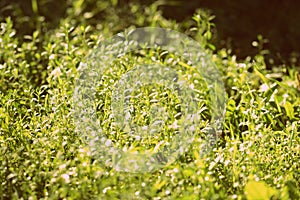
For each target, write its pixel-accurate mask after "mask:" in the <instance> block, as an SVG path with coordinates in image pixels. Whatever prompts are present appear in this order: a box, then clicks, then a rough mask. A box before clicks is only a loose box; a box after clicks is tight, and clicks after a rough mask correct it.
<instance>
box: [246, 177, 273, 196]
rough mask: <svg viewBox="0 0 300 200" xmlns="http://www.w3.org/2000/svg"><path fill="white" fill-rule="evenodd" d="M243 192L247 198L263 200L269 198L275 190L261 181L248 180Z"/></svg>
mask: <svg viewBox="0 0 300 200" xmlns="http://www.w3.org/2000/svg"><path fill="white" fill-rule="evenodd" d="M245 192H246V196H247V199H248V200H258V199H259V200H264V199H270V198H271V197H272V196H273V195H276V194H277V191H276V190H275V189H274V188H272V187H270V186H268V185H267V184H266V183H265V182H263V181H259V182H257V181H249V182H248V183H247V185H246V187H245Z"/></svg>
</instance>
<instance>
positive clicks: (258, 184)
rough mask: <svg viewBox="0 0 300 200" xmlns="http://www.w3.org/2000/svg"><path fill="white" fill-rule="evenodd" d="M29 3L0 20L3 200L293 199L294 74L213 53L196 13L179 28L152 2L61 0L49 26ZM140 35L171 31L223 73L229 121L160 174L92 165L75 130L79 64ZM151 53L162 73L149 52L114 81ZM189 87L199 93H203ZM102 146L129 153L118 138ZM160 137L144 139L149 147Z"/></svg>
mask: <svg viewBox="0 0 300 200" xmlns="http://www.w3.org/2000/svg"><path fill="white" fill-rule="evenodd" d="M41 2H44V3H47V1H41ZM121 3H122V2H121ZM36 4H37V1H35V0H32V1H31V4H30V5H32V11H33V13H34V14H33V15H32V16H31V17H32V18H30V19H29V18H28V16H26V14H24V13H22V12H17V11H18V9H15V11H16V12H14V13H12V14H11V17H7V18H5V19H4V18H3V19H1V20H2V21H1V26H0V101H1V103H0V199H271V198H272V199H299V198H300V193H299V191H300V182H299V180H300V171H299V169H300V166H299V165H300V137H299V133H300V127H299V124H300V98H299V96H300V83H299V72H297V71H296V67H295V66H292V67H290V68H279V67H273V68H272V70H268V69H267V68H266V64H265V59H264V52H260V53H259V54H257V55H256V56H254V57H247V58H246V59H245V60H243V61H242V62H241V61H237V59H236V56H235V55H232V54H231V50H229V49H221V50H218V51H215V53H213V50H215V47H214V46H213V45H212V44H211V43H210V40H211V38H212V28H214V24H212V23H211V20H212V18H213V17H212V16H211V15H210V14H209V13H207V12H206V11H203V10H197V11H196V13H195V14H194V17H193V18H192V19H187V20H185V21H183V22H182V23H176V22H174V21H171V20H167V19H165V18H164V17H162V15H161V12H160V11H158V10H157V6H158V3H154V4H150V5H148V6H141V5H139V4H137V3H130V4H122V6H120V2H118V1H116V0H105V1H96V0H89V1H82V0H75V1H66V4H64V5H63V6H65V7H66V10H67V11H66V13H65V14H62V15H65V16H64V18H62V19H60V20H59V21H57V22H55V23H57V26H51V25H49V23H50V22H51V19H46V18H45V15H42V14H43V13H47V12H52V11H50V10H48V11H45V10H43V9H42V8H43V7H42V6H41V5H39V7H38V6H37V5H36ZM7 9H9V8H7ZM55 12H56V11H55ZM57 12H59V11H57ZM54 21H55V20H54ZM24 24H26V26H25V27H24ZM50 24H52V25H53V23H52V22H51V23H50ZM144 26H153V27H156V26H159V27H163V28H170V29H174V30H177V31H180V32H183V33H185V34H187V35H189V36H191V37H193V38H194V39H195V40H197V41H198V42H200V43H201V45H202V46H203V48H205V49H206V52H207V54H208V55H210V56H211V59H212V61H213V62H214V63H215V64H216V66H217V67H218V69H219V70H220V71H221V73H222V78H223V80H224V85H225V88H226V93H227V108H226V111H227V112H226V117H225V122H224V127H223V131H222V133H221V134H220V136H219V137H220V139H219V141H218V144H216V145H215V146H214V148H213V150H212V151H211V152H209V153H207V154H205V155H201V154H200V152H201V145H200V144H199V141H200V138H201V134H203V133H199V135H198V136H196V137H195V141H194V142H193V144H192V145H191V147H190V148H189V149H188V151H187V152H185V153H184V154H183V155H181V156H180V157H179V158H178V160H177V161H175V162H174V163H172V164H171V165H168V166H166V167H165V168H163V169H161V170H158V171H155V172H151V173H150V172H149V173H125V172H118V171H116V170H115V169H114V168H111V167H108V166H106V165H105V164H103V163H100V162H98V160H97V159H95V158H93V157H92V156H91V154H90V149H89V147H88V146H87V145H86V144H85V143H84V141H83V140H82V137H80V135H79V134H78V133H77V132H76V131H75V128H76V127H75V124H74V119H73V118H72V109H73V108H72V106H73V93H74V81H75V78H76V77H77V76H78V67H79V66H80V62H81V61H82V60H84V59H85V58H86V56H87V55H89V53H90V52H91V51H92V49H93V48H95V47H97V45H98V44H99V43H100V42H101V41H103V39H105V38H107V37H109V36H112V35H114V34H116V33H118V32H119V31H122V30H124V29H130V28H134V27H144ZM27 28H28V30H27ZM22 30H23V31H22ZM262 42H263V39H262V38H260V37H258V41H255V42H254V43H255V44H256V46H258V47H260V46H261V45H262V44H261V43H262ZM153 56H157V59H156V60H157V61H158V62H160V63H161V64H164V65H168V64H169V63H167V62H165V63H164V59H161V57H160V54H155V53H153V54H151V55H150V53H149V52H146V53H145V54H144V55H138V56H137V57H135V55H126V56H125V57H123V58H122V59H123V60H122V59H120V61H119V62H120V63H119V65H118V64H117V65H115V68H113V70H114V71H115V72H116V73H123V72H124V67H125V68H126V67H127V68H130V67H132V65H133V64H134V62H136V61H138V60H139V59H141V58H143V59H145V60H146V62H150V61H152V60H153ZM182 62H184V61H182ZM175 64H177V63H175ZM186 73H188V72H186ZM297 77H298V79H297ZM116 78H118V77H113V76H112V74H110V72H107V78H106V79H105V80H104V82H103V85H104V86H107V87H103V88H101V87H100V88H99V90H100V92H101V91H102V92H104V93H106V94H108V95H109V94H110V93H109V91H107V88H109V87H110V86H111V83H112V82H113V81H114V80H112V79H116ZM195 90H198V91H200V92H199V93H201V94H205V87H202V86H201V84H200V85H198V86H197V84H196V85H195ZM139 92H141V94H142V95H141V97H140V99H137V100H136V102H135V103H136V106H137V109H141V105H143V104H147V101H148V100H150V98H149V96H148V95H149V92H148V89H147V88H145V90H144V91H139ZM157 92H158V93H160V92H163V91H160V90H158V91H157ZM158 96H159V95H158ZM170 97H172V95H170ZM172 98H173V99H172ZM172 98H171V99H170V105H167V108H169V110H168V111H169V112H171V113H175V112H176V111H174V110H175V109H174V107H172V106H171V103H172V102H173V101H176V96H175V97H172ZM99 102H101V97H99ZM107 102H109V100H108V101H107ZM109 106H110V105H109V104H105V105H104V106H102V107H101V109H99V110H98V111H99V112H98V116H99V119H100V120H104V118H105V117H107V116H108V115H109V113H110V109H109ZM139 106H140V107H139ZM208 110H209V109H208ZM209 115H210V113H209V112H206V113H205V117H206V118H204V119H209V117H210V116H209ZM139 123H143V120H141V121H139ZM203 123H204V122H203ZM108 124H109V123H106V124H105V125H106V126H105V127H106V128H107V130H109V128H110V127H109V126H107V125H108ZM170 131H171V130H170ZM108 137H112V140H116V142H118V145H121V146H122V145H124V146H125V145H128V143H127V141H126V140H127V139H128V138H127V137H119V138H113V136H111V135H110V136H108ZM159 139H160V138H158V139H157V140H154V141H149V143H148V144H149V148H153V146H155V145H156V143H159Z"/></svg>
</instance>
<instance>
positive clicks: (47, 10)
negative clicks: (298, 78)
mask: <svg viewBox="0 0 300 200" xmlns="http://www.w3.org/2000/svg"><path fill="white" fill-rule="evenodd" d="M76 2H77V3H78V2H79V3H78V4H79V5H81V6H82V8H81V9H82V10H85V11H90V12H83V11H82V12H79V13H77V16H80V13H92V12H95V13H96V14H95V13H94V14H93V15H91V17H92V18H94V19H98V20H100V21H101V19H102V18H103V17H104V15H107V14H108V12H106V10H108V9H109V7H110V6H112V5H113V6H115V7H118V8H121V9H122V8H123V12H122V14H121V15H122V17H124V18H126V9H129V7H128V5H129V4H132V3H135V4H139V5H141V6H149V5H151V4H154V3H155V4H156V5H157V7H158V9H159V10H160V11H161V12H162V15H163V16H164V17H165V18H167V19H173V20H175V21H177V22H183V21H185V20H187V19H190V18H191V17H192V16H193V14H194V13H195V11H196V10H197V9H199V8H201V9H206V10H208V11H209V13H210V14H211V15H214V16H215V18H214V20H213V22H214V23H215V24H216V28H215V30H214V32H215V37H214V39H213V41H212V42H213V44H214V45H215V46H216V47H217V50H218V49H221V48H227V49H231V50H232V53H233V54H235V55H237V57H238V58H239V59H243V58H245V57H247V56H254V55H255V54H257V53H258V51H261V50H264V49H265V50H268V51H265V54H266V55H265V57H266V61H267V62H269V63H270V64H271V65H280V64H291V63H292V64H293V65H295V64H299V52H300V45H299V44H300V12H299V8H300V1H297V0H284V1H279V0H251V1H249V0H228V1H220V0H189V1H183V0H158V1H157V0H156V1H155V0H77V1H76ZM83 5H84V6H83ZM70 6H74V1H71V0H1V1H0V20H1V21H4V20H5V17H8V16H10V17H11V18H12V19H13V21H14V22H15V28H16V29H17V35H18V36H24V35H26V34H32V32H33V31H34V30H35V29H36V27H37V26H38V24H39V22H41V21H42V22H43V24H44V25H43V28H44V29H45V30H44V31H47V30H51V29H53V28H55V27H57V26H58V25H59V22H60V20H61V19H63V18H65V17H67V16H68V15H70V14H74V13H70V12H74V10H71V11H69V12H68V8H69V7H70ZM124 10H125V12H124ZM75 14H76V13H75ZM75 14H74V15H75ZM258 35H261V36H259V37H257V36H258ZM258 40H259V41H258ZM253 41H258V42H259V43H260V45H261V46H260V47H259V48H260V49H259V48H257V47H254V46H257V43H253Z"/></svg>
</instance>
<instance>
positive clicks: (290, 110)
mask: <svg viewBox="0 0 300 200" xmlns="http://www.w3.org/2000/svg"><path fill="white" fill-rule="evenodd" d="M284 109H285V111H286V115H287V116H288V117H289V119H293V118H294V107H293V105H292V104H291V103H290V102H288V101H287V102H286V103H285V104H284Z"/></svg>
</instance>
